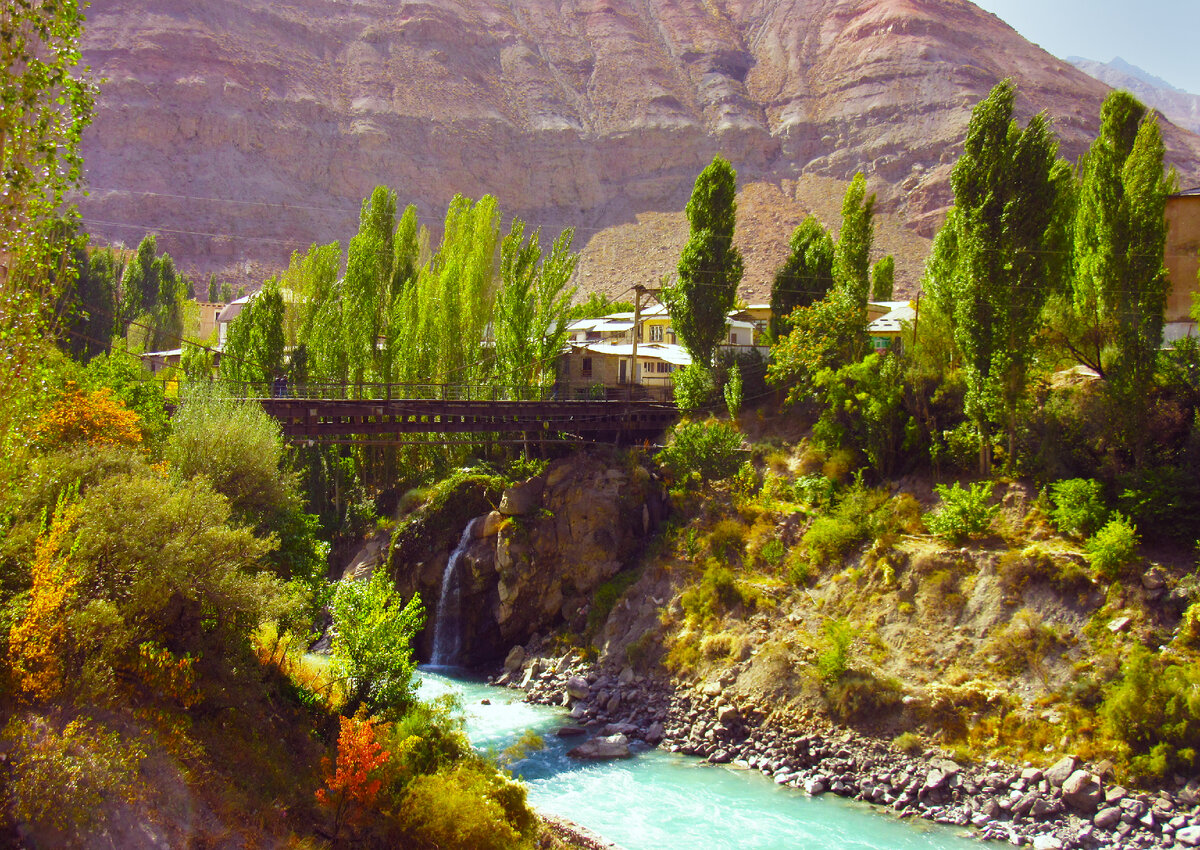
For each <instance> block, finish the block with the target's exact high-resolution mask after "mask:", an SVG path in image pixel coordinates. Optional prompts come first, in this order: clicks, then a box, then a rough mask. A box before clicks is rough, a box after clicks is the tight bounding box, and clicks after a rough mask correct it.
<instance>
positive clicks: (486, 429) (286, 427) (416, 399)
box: [243, 381, 678, 443]
mask: <svg viewBox="0 0 1200 850" xmlns="http://www.w3.org/2000/svg"><path fill="white" fill-rule="evenodd" d="M243 394H244V395H245V396H246V397H248V398H254V399H255V400H257V401H258V402H259V403H260V404H261V405H262V406H263V409H264V410H265V411H266V412H267V413H268V414H270V415H271V416H273V417H275V418H276V419H278V420H279V422H280V424H281V426H282V428H283V434H284V438H285V439H287V440H289V441H290V442H293V443H337V442H354V443H392V442H400V441H401V440H402V439H403V437H404V435H407V434H477V435H497V436H502V435H508V436H509V437H513V438H519V439H521V440H536V441H546V440H588V441H593V442H619V443H620V442H642V441H644V440H649V439H654V438H656V437H658V436H659V435H660V434H662V432H663V431H664V430H666V428H667V427H669V426H670V424H671V423H672V422H674V421H675V418H676V416H677V415H678V411H677V409H676V407H675V404H674V402H673V401H669V400H665V399H662V398H655V397H653V396H652V395H651V393H649V392H647V391H646V390H645V388H643V387H639V386H628V385H627V386H625V387H620V388H606V387H598V386H595V385H588V386H571V385H564V384H556V385H553V386H549V387H500V386H490V385H466V384H353V385H344V384H305V385H299V386H289V385H287V384H284V383H283V382H281V381H279V382H276V383H274V384H272V385H270V386H269V387H267V386H263V385H258V386H253V385H252V386H245V387H243ZM483 439H495V438H494V437H484V438H483ZM482 441H483V440H482V439H463V440H462V442H482Z"/></svg>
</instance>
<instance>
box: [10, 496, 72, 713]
mask: <svg viewBox="0 0 1200 850" xmlns="http://www.w3.org/2000/svg"><path fill="white" fill-rule="evenodd" d="M79 512H80V508H79V505H78V504H68V505H65V506H60V507H59V508H58V510H57V511H56V512H55V515H54V520H53V521H52V522H51V524H50V528H49V529H47V530H46V532H45V533H44V534H42V536H41V537H39V538H38V541H37V547H36V550H35V553H34V561H33V568H32V573H33V587H32V588H31V589H30V592H29V607H28V608H27V609H26V610H25V615H24V616H23V617H22V618H21V620H20V622H18V623H17V624H16V625H14V626H13V627H12V630H11V631H10V632H9V635H8V655H9V663H10V664H11V665H12V670H13V674H14V679H15V680H16V685H17V688H18V690H19V691H20V692H21V694H22V696H23V697H25V698H26V699H31V700H37V699H44V700H49V699H54V698H55V697H57V696H58V695H59V694H61V693H62V690H63V686H64V685H65V683H66V682H65V680H66V671H65V666H66V655H67V647H68V636H67V622H66V621H67V612H68V610H69V608H70V605H71V601H72V598H73V596H74V591H75V586H76V584H78V579H77V578H76V577H75V576H74V575H72V574H71V571H70V569H69V566H68V560H69V557H70V537H71V533H72V532H73V531H74V529H75V521H76V520H77V519H78V517H79Z"/></svg>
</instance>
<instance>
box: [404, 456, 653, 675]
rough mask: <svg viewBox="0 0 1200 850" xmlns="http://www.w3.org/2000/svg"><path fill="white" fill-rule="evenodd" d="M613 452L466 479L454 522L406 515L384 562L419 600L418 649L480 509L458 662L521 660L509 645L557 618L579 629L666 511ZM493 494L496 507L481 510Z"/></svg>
mask: <svg viewBox="0 0 1200 850" xmlns="http://www.w3.org/2000/svg"><path fill="white" fill-rule="evenodd" d="M617 461H618V455H617V453H616V452H610V451H605V450H603V449H596V450H594V451H591V452H577V453H575V454H573V455H572V456H570V457H568V458H563V459H560V460H556V461H554V462H553V463H551V464H550V466H549V467H548V468H547V470H546V472H545V473H544V474H543V475H540V476H537V477H535V478H533V479H530V480H528V481H525V482H521V483H519V484H517V485H515V486H512V487H509V488H507V489H505V490H504V491H503V492H500V493H497V492H494V491H492V492H481V491H480V490H479V489H478V487H477V486H469V487H465V488H464V491H463V493H461V494H455V495H453V496H451V498H449V499H447V500H446V507H445V508H444V511H449V512H451V513H452V515H453V519H452V520H450V521H446V520H444V519H443V520H437V519H435V518H434V517H431V516H423V515H422V516H417V517H414V518H412V519H410V520H409V521H408V522H407V523H405V524H404V525H402V526H401V528H400V529H398V530H397V532H396V533H395V534H394V535H393V538H392V545H391V548H390V550H389V551H390V554H389V569H390V572H391V575H392V576H393V577H394V579H395V581H396V585H397V587H398V588H399V590H400V591H401V593H402V594H404V595H406V596H407V595H409V594H411V593H414V592H415V593H420V594H421V597H422V599H424V600H425V606H426V620H427V628H426V629H425V633H424V635H423V636H422V638H421V640H420V642H419V644H418V654H419V655H421V656H422V657H428V655H429V651H430V641H431V640H432V633H433V628H432V627H433V622H434V617H435V614H436V611H437V605H438V599H439V596H440V593H441V588H442V575H443V572H444V570H445V568H446V564H447V560H448V558H449V555H450V551H451V549H453V548H454V546H455V544H456V543H457V542H458V540H459V538H460V537H461V536H462V529H463V528H465V527H466V524H467V522H468V521H470V520H471V519H472V517H473V516H474V517H482V519H481V520H480V521H479V522H477V523H475V525H474V526H473V527H472V528H473V532H474V534H473V535H472V539H470V540H469V541H468V542H467V545H466V547H465V549H464V551H463V554H462V556H461V560H460V562H459V569H461V570H462V571H463V572H462V574H461V576H460V577H461V580H462V584H461V588H462V590H461V594H462V595H461V612H460V614H459V623H460V628H461V644H460V646H461V651H462V658H461V659H460V661H461V663H463V664H466V665H477V664H486V663H497V664H498V663H501V662H504V661H507V662H509V663H510V665H511V666H512V667H513V668H514V669H516V668H519V667H520V666H521V665H522V664H523V663H524V661H525V658H524V656H523V654H521V653H518V652H516V651H510V650H512V648H513V647H514V645H519V644H522V643H525V642H526V641H527V640H528V639H529V638H530V637H531V636H532V635H534V634H537V633H541V634H545V633H546V631H547V630H548V629H550V628H553V627H557V626H560V625H563V624H566V625H567V627H568V628H571V629H573V630H576V631H579V630H582V628H583V627H584V625H585V624H586V621H587V614H588V610H589V608H590V606H591V604H592V601H593V597H594V594H595V592H596V590H597V588H599V587H600V585H601V584H603V583H604V582H605V581H607V580H608V579H610V578H612V577H613V576H614V575H616V574H617V573H618V572H620V571H621V570H622V569H625V568H626V567H629V566H631V565H632V563H633V561H634V559H635V557H636V555H637V554H638V553H640V551H641V548H642V545H643V543H644V541H645V540H646V539H647V536H648V532H649V531H650V530H651V529H652V528H653V527H655V526H656V525H657V524H658V523H659V522H660V521H661V520H663V519H664V518H665V516H666V496H665V492H664V491H663V488H662V486H661V484H660V483H659V482H658V480H657V479H656V478H654V476H653V475H652V473H651V472H650V471H649V470H647V469H646V468H645V467H643V466H640V465H636V464H632V465H631V464H627V463H623V462H622V463H620V464H618V462H617ZM489 499H490V500H491V503H492V504H495V505H498V506H499V510H498V511H495V512H489V511H488V500H489ZM467 506H469V507H467Z"/></svg>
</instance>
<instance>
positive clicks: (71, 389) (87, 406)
mask: <svg viewBox="0 0 1200 850" xmlns="http://www.w3.org/2000/svg"><path fill="white" fill-rule="evenodd" d="M141 422H142V418H141V417H140V416H138V415H137V413H135V412H134V411H132V410H130V409H129V408H127V407H126V406H125V405H124V404H123V403H122V402H121V400H120V399H118V398H116V397H115V396H114V395H113V393H112V390H110V389H109V388H108V387H104V388H102V389H99V390H96V391H95V392H90V393H88V392H83V391H82V390H79V389H77V388H76V387H75V385H74V384H68V385H67V388H66V391H65V392H64V393H63V395H62V397H61V398H59V399H58V400H57V401H56V402H54V404H53V405H51V406H50V408H49V409H48V410H46V411H44V412H43V413H42V415H41V416H40V417H38V420H37V423H36V424H35V425H34V428H33V442H34V444H35V445H36V446H38V447H39V448H41V449H54V448H58V447H60V446H64V445H68V444H70V443H87V444H88V445H90V446H93V447H95V448H106V447H116V446H130V447H133V446H137V445H139V444H140V443H141V442H142V430H141Z"/></svg>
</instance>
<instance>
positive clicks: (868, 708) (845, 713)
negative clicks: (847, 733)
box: [825, 670, 903, 723]
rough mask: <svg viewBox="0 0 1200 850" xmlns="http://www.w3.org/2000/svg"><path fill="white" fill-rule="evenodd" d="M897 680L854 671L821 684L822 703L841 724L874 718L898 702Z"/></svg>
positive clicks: (899, 696) (899, 690)
mask: <svg viewBox="0 0 1200 850" xmlns="http://www.w3.org/2000/svg"><path fill="white" fill-rule="evenodd" d="M902 695H903V694H902V691H901V688H900V683H899V682H898V681H896V680H895V679H890V678H888V679H880V678H878V677H876V676H874V675H872V674H871V673H868V672H865V671H858V670H855V671H853V672H849V673H845V674H844V675H842V676H841V677H839V678H838V679H837V680H834V681H831V682H829V683H828V684H827V685H826V687H825V705H826V706H827V707H828V708H829V712H830V714H832V715H833V716H834V717H835V718H837V719H838V720H840V721H842V722H843V723H851V722H854V721H857V720H866V719H870V718H875V717H877V716H878V715H879V714H880V713H881V712H883V711H886V710H888V709H890V708H892V707H893V706H895V705H897V704H898V703H899V702H900V698H901V696H902Z"/></svg>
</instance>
